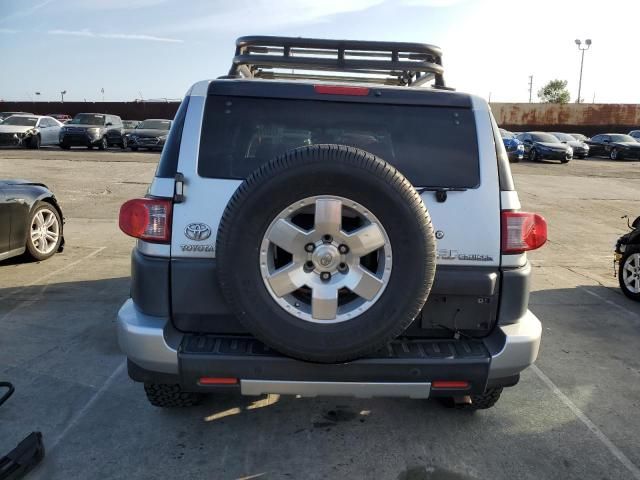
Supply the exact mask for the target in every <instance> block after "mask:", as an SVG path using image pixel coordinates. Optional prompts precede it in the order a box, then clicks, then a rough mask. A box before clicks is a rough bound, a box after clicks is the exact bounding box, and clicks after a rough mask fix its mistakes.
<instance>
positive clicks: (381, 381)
mask: <svg viewBox="0 0 640 480" xmlns="http://www.w3.org/2000/svg"><path fill="white" fill-rule="evenodd" d="M117 323H118V340H119V343H120V348H121V349H122V350H123V352H124V353H125V354H126V355H127V357H128V360H129V375H130V376H131V378H133V379H134V380H137V381H144V382H153V383H179V384H180V385H182V387H183V388H184V389H185V390H189V391H210V390H212V389H215V388H228V386H227V387H219V386H211V385H202V384H201V383H200V379H201V378H202V377H233V378H238V379H239V383H238V385H236V386H240V388H241V391H242V392H243V393H245V394H260V393H292V394H293V393H298V394H301V395H309V396H313V395H322V394H325V395H353V396H409V397H416V396H417V397H420V398H426V397H428V396H447V395H453V394H456V393H457V394H470V393H480V392H482V391H484V390H485V388H486V387H487V385H491V386H500V385H501V386H508V385H512V384H515V383H516V382H517V377H518V375H519V373H520V372H521V371H522V370H524V369H525V368H527V367H528V366H529V365H531V364H532V363H533V362H534V361H535V359H536V357H537V354H538V348H539V346H540V336H541V332H542V328H541V325H540V321H539V320H538V319H537V318H536V317H535V315H533V313H531V312H530V311H528V310H527V311H526V313H525V315H524V316H523V317H522V318H521V319H520V321H519V322H517V323H513V324H510V325H502V326H497V327H496V329H495V330H494V331H493V332H492V334H491V335H489V336H488V337H486V338H484V339H482V340H477V341H473V340H457V341H456V340H428V341H425V340H415V339H408V340H398V341H396V342H393V343H392V344H391V345H390V346H389V349H388V350H387V351H385V352H379V353H378V354H376V355H372V356H369V357H367V358H362V359H358V360H355V361H352V362H347V363H341V364H316V363H310V362H303V361H299V360H294V359H292V358H289V357H285V356H282V355H280V354H278V353H277V352H274V351H272V350H269V349H268V348H267V347H265V346H264V345H263V344H261V343H260V342H258V341H257V340H255V339H253V338H251V337H237V336H236V337H232V336H226V337H225V336H214V335H185V334H182V333H180V332H177V331H176V330H175V329H174V328H173V327H172V325H171V322H170V321H169V319H168V318H166V317H153V316H149V315H145V314H143V313H141V312H140V311H138V310H137V309H136V307H135V305H134V303H133V301H132V300H128V301H127V302H125V304H124V305H123V306H122V308H121V309H120V311H119V312H118V322H117ZM435 380H443V381H448V380H459V381H467V382H469V387H468V388H467V389H464V391H463V392H461V391H459V390H457V391H452V390H451V389H446V388H445V389H434V388H431V383H432V382H433V381H435ZM361 384H363V385H368V386H360V385H361ZM388 384H390V386H389V385H388ZM394 386H395V387H394ZM394 392H395V394H394Z"/></svg>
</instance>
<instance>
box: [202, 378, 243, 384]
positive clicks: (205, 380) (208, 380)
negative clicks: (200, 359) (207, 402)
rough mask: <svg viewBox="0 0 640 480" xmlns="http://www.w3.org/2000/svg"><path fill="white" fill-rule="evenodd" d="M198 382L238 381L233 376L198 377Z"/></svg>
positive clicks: (223, 382) (231, 382) (232, 382)
mask: <svg viewBox="0 0 640 480" xmlns="http://www.w3.org/2000/svg"><path fill="white" fill-rule="evenodd" d="M198 383H199V384H200V385H235V384H237V383H238V379H237V378H233V377H200V380H198Z"/></svg>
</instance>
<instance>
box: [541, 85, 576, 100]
mask: <svg viewBox="0 0 640 480" xmlns="http://www.w3.org/2000/svg"><path fill="white" fill-rule="evenodd" d="M538 97H539V98H540V101H541V102H544V103H568V102H569V99H570V98H571V96H570V95H569V90H567V81H566V80H558V79H556V80H551V81H550V82H549V83H547V84H546V85H545V86H544V87H542V88H541V89H540V90H538Z"/></svg>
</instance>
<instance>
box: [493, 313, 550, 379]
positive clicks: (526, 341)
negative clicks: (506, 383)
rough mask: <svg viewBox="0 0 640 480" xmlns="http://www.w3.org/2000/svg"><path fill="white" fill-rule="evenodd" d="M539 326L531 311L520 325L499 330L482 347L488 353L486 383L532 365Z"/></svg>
mask: <svg viewBox="0 0 640 480" xmlns="http://www.w3.org/2000/svg"><path fill="white" fill-rule="evenodd" d="M541 336H542V324H541V323H540V320H538V318H537V317H536V316H535V315H534V314H533V313H532V312H531V311H530V310H527V313H525V314H524V316H523V317H522V318H521V319H520V321H519V322H517V323H514V324H511V325H504V326H500V327H498V328H497V329H496V330H495V331H494V332H493V333H492V334H491V335H490V336H489V337H488V338H486V339H485V345H486V346H487V348H488V349H489V351H490V352H491V365H490V366H489V380H491V379H494V378H503V377H510V376H512V375H516V374H518V373H520V372H521V371H522V370H524V369H525V368H527V367H529V366H530V365H532V364H533V362H535V360H536V358H537V356H538V349H539V348H540V338H541Z"/></svg>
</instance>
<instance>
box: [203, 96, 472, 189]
mask: <svg viewBox="0 0 640 480" xmlns="http://www.w3.org/2000/svg"><path fill="white" fill-rule="evenodd" d="M326 143H333V144H341V145H349V146H353V147H357V148H360V149H362V150H366V151H368V152H370V153H373V154H375V155H377V156H379V157H380V158H383V159H384V160H386V161H387V162H389V163H391V164H392V165H394V166H395V167H396V168H398V170H400V171H401V172H402V173H403V174H404V175H405V176H406V177H407V178H408V179H409V181H411V183H412V184H413V185H415V186H419V187H450V188H475V187H477V186H478V185H479V183H480V171H479V164H478V146H477V139H476V127H475V121H474V116H473V112H472V111H471V110H470V109H464V108H452V107H431V106H407V105H384V104H371V103H349V102H331V101H321V100H292V99H274V98H255V97H254V98H248V97H231V96H229V97H225V96H216V95H211V96H209V97H208V99H207V104H206V108H205V113H204V120H203V125H202V136H201V139H200V156H199V159H198V173H199V174H200V175H201V176H203V177H212V178H233V179H244V178H246V177H248V176H249V175H250V174H251V173H252V172H253V171H254V170H256V169H257V168H259V167H260V166H261V165H262V164H264V163H266V162H268V161H270V160H271V159H273V158H275V157H277V156H278V155H281V154H283V153H285V152H287V151H289V150H292V149H294V148H299V147H303V146H307V145H315V144H326Z"/></svg>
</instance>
